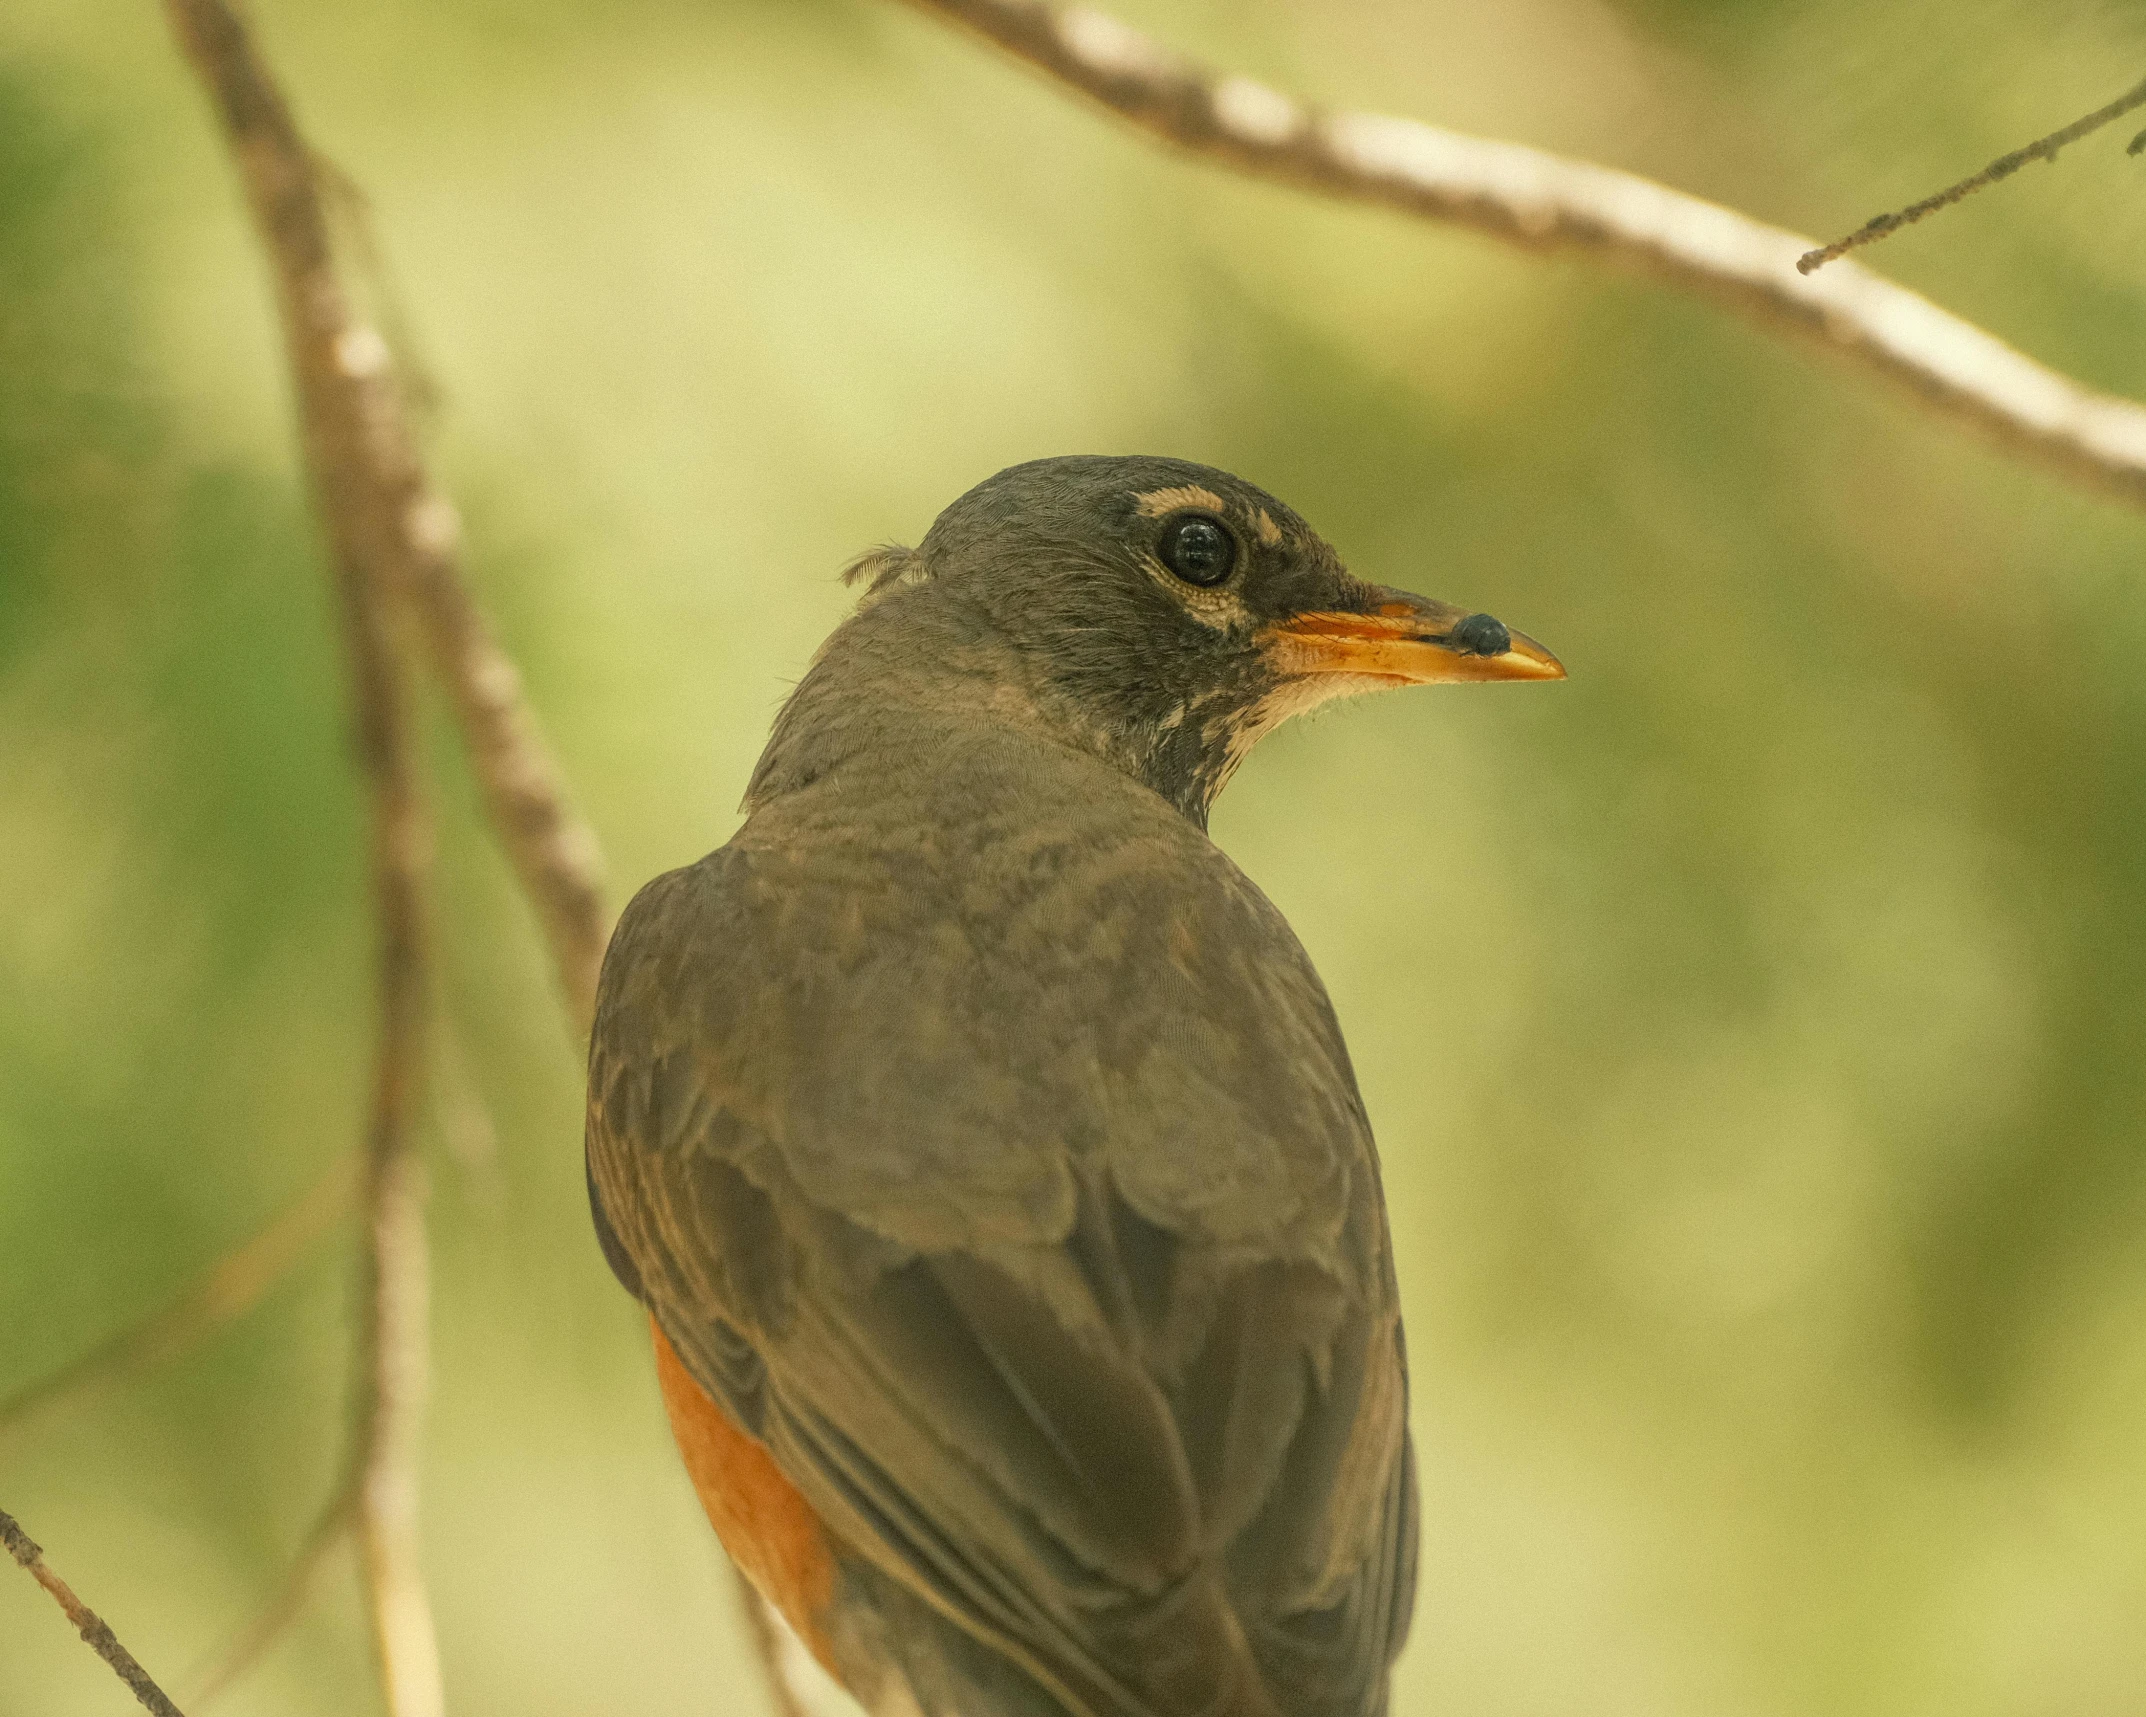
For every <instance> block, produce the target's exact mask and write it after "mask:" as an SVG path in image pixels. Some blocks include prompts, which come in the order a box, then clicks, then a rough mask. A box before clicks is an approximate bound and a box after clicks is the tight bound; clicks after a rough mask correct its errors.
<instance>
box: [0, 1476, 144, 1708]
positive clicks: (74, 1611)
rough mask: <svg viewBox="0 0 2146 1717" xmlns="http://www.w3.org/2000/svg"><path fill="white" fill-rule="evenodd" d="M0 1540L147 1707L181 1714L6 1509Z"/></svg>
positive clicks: (0, 1512)
mask: <svg viewBox="0 0 2146 1717" xmlns="http://www.w3.org/2000/svg"><path fill="white" fill-rule="evenodd" d="M0 1544H5V1545H6V1546H7V1552H8V1554H9V1555H10V1556H12V1557H14V1558H15V1560H16V1561H17V1562H19V1563H20V1564H21V1565H22V1566H23V1567H24V1568H27V1569H28V1570H29V1572H30V1578H31V1579H33V1580H35V1581H36V1582H37V1583H38V1584H39V1585H40V1586H42V1587H44V1589H45V1590H46V1591H48V1592H50V1593H51V1594H52V1596H53V1599H54V1601H55V1602H56V1603H58V1605H59V1606H60V1608H61V1609H63V1610H65V1611H66V1612H67V1619H68V1620H69V1621H71V1622H72V1623H74V1625H75V1631H76V1632H77V1633H79V1634H80V1635H81V1636H82V1639H83V1642H84V1643H85V1644H86V1645H88V1647H89V1648H90V1650H92V1651H93V1652H95V1653H96V1654H97V1655H98V1656H99V1657H101V1658H103V1659H104V1661H105V1662H106V1663H108V1664H110V1665H111V1666H112V1673H113V1674H115V1675H117V1676H118V1677H119V1679H120V1680H121V1681H124V1682H125V1683H126V1684H127V1689H128V1691H129V1692H131V1693H132V1694H133V1695H134V1697H135V1698H136V1699H138V1700H140V1701H141V1703H142V1705H143V1706H144V1708H146V1709H147V1710H149V1711H152V1712H154V1713H155V1714H156V1717H181V1713H180V1711H179V1708H178V1706H176V1705H174V1704H173V1703H172V1702H171V1700H170V1699H169V1698H168V1697H167V1696H166V1694H165V1692H164V1690H163V1689H162V1688H161V1687H159V1686H157V1684H156V1683H155V1682H154V1681H152V1680H150V1679H149V1672H148V1671H147V1670H146V1669H144V1668H142V1666H141V1665H140V1664H139V1663H137V1662H135V1660H134V1654H133V1653H132V1652H131V1651H129V1650H127V1648H126V1647H125V1646H123V1645H121V1644H120V1643H119V1640H118V1638H117V1637H116V1636H115V1635H114V1634H113V1632H112V1630H111V1629H110V1628H108V1627H107V1626H105V1624H104V1621H103V1618H102V1617H100V1616H99V1615H98V1614H97V1612H96V1611H95V1610H93V1609H91V1608H90V1607H89V1606H88V1605H87V1604H85V1603H84V1602H83V1601H82V1600H81V1599H80V1598H78V1597H76V1596H75V1595H74V1588H73V1587H71V1586H70V1585H68V1584H67V1582H66V1581H65V1580H62V1579H61V1578H60V1577H59V1576H58V1575H57V1574H55V1573H54V1572H53V1571H52V1570H51V1569H50V1568H48V1567H47V1566H46V1565H45V1553H44V1552H43V1551H42V1550H40V1549H39V1548H38V1547H37V1545H36V1543H35V1542H34V1541H33V1540H32V1539H31V1537H30V1535H29V1534H28V1533H27V1532H25V1531H23V1529H22V1527H21V1525H20V1524H19V1523H18V1522H17V1521H16V1519H15V1517H14V1516H13V1515H12V1514H9V1513H8V1512H6V1510H4V1509H0Z"/></svg>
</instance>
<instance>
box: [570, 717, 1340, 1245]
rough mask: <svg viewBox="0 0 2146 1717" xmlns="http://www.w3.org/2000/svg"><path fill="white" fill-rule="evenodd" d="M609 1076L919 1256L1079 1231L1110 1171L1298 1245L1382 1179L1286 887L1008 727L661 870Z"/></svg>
mask: <svg viewBox="0 0 2146 1717" xmlns="http://www.w3.org/2000/svg"><path fill="white" fill-rule="evenodd" d="M591 1072H592V1076H593V1077H592V1082H591V1097H592V1101H593V1102H599V1103H600V1102H602V1101H603V1100H604V1099H605V1096H606V1088H607V1085H621V1086H622V1087H630V1086H632V1085H633V1084H634V1083H636V1082H645V1081H648V1080H651V1079H653V1080H654V1081H655V1082H656V1084H657V1085H659V1086H666V1087H672V1088H675V1095H674V1096H673V1097H672V1098H671V1099H670V1104H671V1107H672V1108H673V1109H674V1110H675V1109H677V1108H678V1107H679V1106H680V1105H684V1106H686V1107H687V1108H690V1109H691V1110H693V1111H695V1112H696V1113H697V1114H699V1115H701V1117H702V1119H703V1121H705V1120H707V1119H710V1118H711V1117H709V1116H708V1115H707V1112H708V1111H710V1110H712V1109H714V1108H717V1107H720V1108H721V1109H722V1110H724V1111H726V1112H727V1113H728V1115H729V1116H730V1117H732V1118H733V1119H734V1120H735V1121H737V1122H742V1123H744V1124H745V1125H746V1126H748V1127H750V1128H751V1129H752V1130H753V1131H754V1132H755V1133H756V1134H757V1135H759V1136H760V1137H762V1138H764V1139H766V1140H769V1141H773V1143H774V1145H775V1147H776V1148H777V1149H778V1150H779V1151H780V1153H781V1155H782V1157H783V1161H784V1169H785V1172H786V1174H788V1175H790V1176H792V1177H794V1178H795V1179H796V1180H797V1182H798V1184H799V1189H800V1190H801V1191H802V1192H804V1193H805V1194H806V1196H807V1197H808V1198H811V1199H812V1200H813V1201H814V1202H822V1203H824V1204H825V1205H826V1206H827V1207H828V1208H831V1209H834V1210H839V1211H843V1212H845V1213H851V1212H863V1213H869V1216H870V1220H871V1221H872V1222H873V1223H874V1225H876V1226H884V1227H885V1228H886V1229H887V1231H888V1232H889V1233H890V1235H891V1236H894V1237H897V1238H899V1239H900V1240H901V1241H902V1243H904V1244H909V1245H919V1246H926V1247H930V1246H934V1245H940V1244H950V1243H967V1242H969V1241H971V1240H973V1239H975V1238H978V1237H979V1236H980V1235H986V1234H996V1235H998V1236H1000V1237H1003V1238H1009V1239H1013V1238H1019V1239H1025V1240H1055V1239H1062V1238H1063V1237H1064V1235H1065V1234H1066V1233H1067V1232H1069V1231H1070V1228H1071V1225H1072V1222H1073V1219H1074V1203H1075V1200H1074V1192H1075V1182H1076V1180H1077V1178H1078V1176H1079V1174H1080V1173H1081V1172H1083V1171H1084V1170H1085V1169H1089V1168H1099V1169H1107V1170H1108V1172H1109V1175H1110V1178H1111V1179H1112V1180H1113V1182H1114V1183H1115V1185H1116V1187H1117V1189H1118V1191H1119V1192H1120V1193H1121V1194H1122V1195H1123V1196H1124V1197H1125V1198H1126V1199H1127V1200H1128V1201H1129V1202H1130V1203H1131V1205H1132V1206H1133V1208H1134V1209H1135V1210H1136V1211H1137V1212H1138V1214H1139V1215H1140V1216H1141V1217H1142V1218H1143V1219H1145V1220H1148V1221H1151V1222H1155V1223H1157V1224H1159V1225H1162V1226H1164V1227H1167V1228H1168V1229H1170V1230H1171V1231H1172V1232H1174V1233H1178V1234H1183V1235H1187V1236H1188V1237H1194V1238H1199V1239H1203V1240H1207V1241H1210V1242H1212V1243H1215V1244H1219V1245H1224V1246H1228V1245H1232V1244H1237V1243H1247V1242H1252V1241H1255V1240H1256V1241H1258V1242H1259V1243H1261V1244H1265V1245H1272V1244H1276V1243H1278V1242H1281V1241H1283V1240H1285V1239H1286V1238H1287V1237H1288V1236H1289V1235H1290V1234H1291V1233H1292V1232H1293V1230H1294V1229H1295V1228H1296V1227H1297V1226H1299V1225H1302V1224H1308V1225H1310V1227H1311V1228H1314V1229H1318V1230H1320V1231H1322V1232H1326V1233H1331V1232H1332V1231H1334V1230H1335V1228H1336V1226H1337V1224H1338V1223H1339V1221H1340V1219H1341V1217H1342V1215H1343V1209H1344V1207H1345V1206H1346V1205H1347V1204H1348V1203H1349V1202H1350V1201H1351V1200H1350V1189H1349V1188H1348V1187H1347V1185H1346V1183H1347V1182H1348V1181H1349V1180H1350V1178H1351V1177H1352V1174H1357V1173H1367V1172H1369V1171H1370V1164H1369V1156H1370V1151H1371V1146H1370V1139H1369V1131H1368V1126H1367V1124H1366V1122H1365V1120H1364V1116H1363V1110H1362V1105H1361V1101H1360V1099H1359V1097H1358V1094H1357V1089H1356V1083H1355V1078H1354V1074H1353V1072H1352V1070H1351V1068H1350V1066H1349V1061H1348V1054H1347V1050H1346V1048H1345V1047H1344V1045H1343V1042H1342V1038H1341V1033H1340V1030H1339V1027H1338V1025H1337V1023H1336V1021H1335V1019H1334V1014H1333V1010H1332V1007H1331V1005H1330V1003H1329V1002H1328V999H1327V996H1326V992H1325V989H1324V987H1323V986H1322V985H1321V983H1320V981H1319V978H1318V975H1317V973H1316V972H1315V971H1314V969H1313V967H1312V964H1311V961H1310V959H1309V958H1308V956H1307V955H1306V954H1305V952H1304V949H1303V947H1302V946H1301V944H1300V943H1299V942H1298V940H1297V938H1296V937H1295V935H1294V934H1293V933H1292V932H1291V930H1290V928H1289V926H1288V924H1287V923H1286V922H1285V921H1284V920H1283V918H1282V916H1281V914H1280V913H1279V912H1278V911H1277V910H1276V909H1275V908H1274V907H1273V905H1272V904H1271V903H1270V902H1269V901H1268V900H1267V899H1266V897H1265V895H1263V894H1262V893H1261V892H1260V890H1259V889H1258V888H1257V887H1256V886H1255V885H1254V884H1253V883H1252V882H1251V880H1250V879H1249V878H1247V877H1246V876H1245V875H1244V874H1243V873H1242V872H1241V871H1240V870H1239V869H1238V868H1237V866H1236V865H1235V864H1233V863H1232V862H1231V861H1230V860H1229V858H1228V857H1227V856H1226V855H1225V854H1223V853H1222V852H1221V851H1220V850H1219V849H1218V848H1217V847H1215V846H1214V844H1213V843H1212V842H1210V841H1209V840H1208V839H1207V837H1206V836H1205V834H1204V833H1203V832H1202V831H1201V830H1199V829H1198V828H1196V827H1194V826H1193V825H1192V824H1190V823H1189V822H1187V821H1186V820H1185V819H1184V818H1183V817H1181V816H1180V815H1178V814H1177V813H1176V812H1175V811H1174V810H1172V809H1171V808H1170V807H1169V806H1168V805H1167V804H1166V803H1164V802H1163V801H1162V800H1160V799H1159V798H1157V797H1156V796H1155V795H1154V794H1153V793H1151V792H1149V791H1148V790H1147V789H1145V788H1143V787H1141V786H1140V785H1139V784H1137V783H1135V782H1132V781H1129V780H1127V779H1125V778H1124V777H1122V776H1119V775H1117V774H1116V773H1115V772H1113V771H1111V770H1109V769H1107V768H1104V767H1102V766H1100V765H1097V764H1095V763H1093V762H1092V761H1090V760H1087V759H1083V758H1079V757H1075V756H1070V755H1068V754H1066V753H1065V752H1064V751H1063V750H1062V749H1061V748H1056V747H1050V746H1034V745H1031V746H1024V745H1022V744H1020V743H1019V742H1018V737H1017V736H1016V737H1014V738H1012V739H1008V738H1006V737H1005V736H1002V735H994V734H992V733H991V732H989V731H988V730H979V731H975V732H971V733H969V734H966V735H963V736H961V743H960V744H959V745H958V747H954V748H951V755H949V754H947V753H946V752H942V753H941V754H940V755H937V756H931V755H926V756H923V757H921V758H919V757H916V756H913V755H910V756H895V757H890V758H889V759H888V760H887V762H886V764H885V766H884V767H883V768H882V769H879V770H877V771H874V772H873V773H872V775H871V776H870V778H868V779H857V778H854V777H853V778H851V779H849V780H846V781H842V782H839V783H832V784H830V785H829V789H828V790H827V791H824V792H821V791H816V790H814V789H809V788H808V789H807V790H805V791H803V792H800V793H796V794H792V795H789V796H788V797H786V798H785V799H784V800H782V801H779V802H778V803H777V804H775V805H773V806H770V807H766V808H763V809H762V810H761V811H759V812H757V813H756V814H755V815H754V816H753V817H751V818H750V819H748V821H747V823H746V824H745V826H744V827H743V828H742V829H741V830H740V831H739V832H738V834H737V836H736V837H735V838H733V840H732V841H730V842H729V843H728V844H727V845H726V846H724V847H722V848H720V849H718V850H717V851H715V852H713V853H710V854H709V855H708V856H707V857H706V858H704V859H702V860H701V861H699V862H698V863H697V864H693V865H689V866H686V867H684V868H683V869H680V870H676V871H672V872H669V873H667V874H666V875H664V876H660V877H658V878H657V879H655V881H653V882H651V883H650V884H648V886H647V887H645V888H644V889H643V890H642V891H641V892H640V894H639V895H637V896H636V897H635V899H634V901H633V904H632V905H631V906H630V907H629V908H628V910H627V912H626V913H625V915H624V916H623V917H622V919H621V921H620V924H619V928H618V931H617V934H616V936H615V937H614V940H613V944H612V949H611V953H610V956H609V958H608V959H607V961H606V964H605V972H604V981H603V993H602V999H601V1003H600V1007H599V1017H598V1020H597V1026H596V1032H595V1037H594V1043H593V1048H592V1065H591ZM620 1095H622V1096H630V1091H628V1090H624V1089H622V1090H621V1092H620ZM636 1131H637V1132H639V1133H640V1135H641V1137H640V1147H641V1148H643V1149H647V1148H656V1149H660V1148H663V1146H662V1143H661V1140H662V1139H663V1138H669V1139H672V1140H677V1139H682V1138H685V1137H688V1136H691V1135H692V1133H693V1132H694V1126H693V1125H692V1124H688V1123H685V1122H682V1121H681V1120H679V1119H678V1118H676V1117H675V1116H674V1117H673V1118H672V1119H671V1122H670V1124H669V1125H666V1126H663V1127H659V1128H656V1129H653V1130H649V1129H636ZM1303 1237H1304V1238H1306V1239H1310V1238H1311V1235H1310V1234H1309V1233H1306V1234H1305V1235H1304V1236H1303Z"/></svg>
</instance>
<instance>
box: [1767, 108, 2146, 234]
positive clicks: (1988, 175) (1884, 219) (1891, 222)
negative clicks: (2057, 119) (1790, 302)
mask: <svg viewBox="0 0 2146 1717" xmlns="http://www.w3.org/2000/svg"><path fill="white" fill-rule="evenodd" d="M2136 107H2146V83H2141V84H2139V85H2137V86H2136V87H2135V88H2133V89H2132V90H2131V91H2130V93H2129V94H2126V95H2120V96H2118V97H2117V98H2116V99H2115V100H2114V101H2112V102H2110V103H2109V105H2108V106H2107V107H2097V108H2096V109H2095V110H2094V111H2093V112H2092V113H2090V114H2088V115H2087V116H2086V117H2085V118H2084V119H2075V120H2073V121H2072V122H2071V124H2069V125H2067V126H2065V127H2064V129H2063V130H2062V131H2052V132H2051V133H2050V134H2049V135H2048V136H2047V137H2043V138H2040V139H2038V140H2037V141H2035V142H2033V143H2030V144H2028V145H2027V146H2026V148H2024V149H2015V150H2013V151H2012V153H2011V154H2009V155H2000V156H1998V157H1997V159H1996V160H1994V161H1992V162H1991V163H1990V164H1989V165H1988V166H1987V167H1985V168H1983V169H1982V171H1981V172H1979V173H1977V174H1975V175H1973V177H1971V178H1966V179H1962V180H1961V181H1960V182H1959V183H1958V184H1957V185H1950V186H1947V187H1946V188H1945V189H1944V190H1942V191H1939V192H1938V193H1937V194H1936V195H1935V196H1932V197H1925V198H1923V200H1922V201H1921V202H1919V203H1910V204H1909V205H1908V206H1907V207H1906V208H1904V209H1899V210H1896V211H1895V212H1893V213H1892V214H1889V215H1873V216H1872V217H1871V218H1870V219H1869V220H1867V221H1865V222H1864V223H1863V224H1862V225H1861V226H1859V227H1857V228H1856V229H1855V231H1854V232H1852V233H1850V234H1849V235H1848V236H1847V237H1846V238H1837V239H1835V240H1834V241H1833V242H1832V243H1831V244H1829V245H1824V246H1822V247H1820V248H1819V249H1817V250H1808V251H1805V252H1804V253H1803V254H1802V255H1801V256H1799V257H1797V258H1796V271H1797V272H1798V273H1799V274H1809V273H1811V272H1812V271H1813V270H1815V269H1820V268H1823V267H1825V265H1826V264H1827V263H1829V262H1832V261H1833V260H1835V259H1836V258H1837V257H1843V256H1846V255H1847V254H1848V253H1849V252H1850V251H1851V250H1860V249H1861V248H1862V247H1863V246H1864V245H1866V244H1876V243H1877V242H1878V240H1879V239H1881V238H1884V237H1885V236H1886V234H1888V233H1896V232H1898V231H1899V230H1900V229H1901V228H1902V227H1911V226H1913V225H1914V224H1915V223H1916V222H1917V221H1919V220H1921V219H1922V218H1923V216H1925V215H1934V214H1936V213H1937V211H1938V210H1939V209H1948V208H1950V207H1951V206H1952V205H1953V204H1954V203H1956V202H1958V201H1959V200H1960V199H1961V198H1962V197H1971V196H1973V195H1974V194H1975V193H1976V192H1977V191H1979V190H1981V189H1982V188H1983V186H1985V185H1994V184H1996V183H1997V181H1998V180H1999V179H2009V178H2010V177H2011V176H2012V175H2013V174H2014V173H2016V172H2018V171H2019V170H2020V168H2022V167H2024V166H2026V165H2027V164H2028V163H2029V162H2030V161H2051V162H2053V161H2055V160H2056V158H2057V151H2058V150H2059V149H2062V148H2063V147H2064V146H2065V145H2066V144H2068V143H2076V142H2078V141H2079V139H2080V138H2082V137H2085V136H2088V135H2090V134H2092V133H2093V132H2096V131H2099V130H2100V129H2101V128H2102V127H2103V126H2104V125H2109V124H2112V123H2114V122H2115V121H2116V120H2119V119H2121V118H2123V116H2124V115H2125V114H2127V113H2129V112H2130V111H2131V110H2132V109H2133V108H2136ZM2141 142H2146V133H2142V134H2141V136H2140V137H2137V138H2134V139H2133V140H2132V145H2131V153H2132V154H2134V155H2136V154H2137V153H2138V146H2139V144H2140V143H2141Z"/></svg>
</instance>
